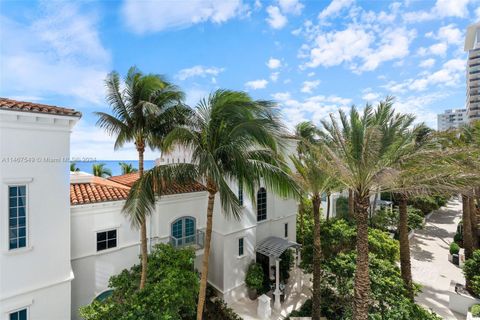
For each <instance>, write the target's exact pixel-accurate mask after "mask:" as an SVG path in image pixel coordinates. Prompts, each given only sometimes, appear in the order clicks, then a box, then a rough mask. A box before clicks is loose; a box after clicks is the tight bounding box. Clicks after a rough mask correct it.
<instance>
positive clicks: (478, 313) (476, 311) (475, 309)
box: [470, 304, 480, 317]
mask: <svg viewBox="0 0 480 320" xmlns="http://www.w3.org/2000/svg"><path fill="white" fill-rule="evenodd" d="M470 312H471V313H472V316H474V317H480V304H475V305H473V306H472V309H470Z"/></svg>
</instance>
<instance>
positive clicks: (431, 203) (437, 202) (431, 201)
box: [409, 196, 448, 215]
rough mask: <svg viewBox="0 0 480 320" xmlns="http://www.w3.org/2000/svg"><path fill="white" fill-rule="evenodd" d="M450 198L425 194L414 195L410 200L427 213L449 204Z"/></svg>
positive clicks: (424, 213) (413, 204)
mask: <svg viewBox="0 0 480 320" xmlns="http://www.w3.org/2000/svg"><path fill="white" fill-rule="evenodd" d="M447 201H448V199H447V198H445V197H442V196H423V197H414V198H412V199H411V200H410V201H409V204H411V205H412V206H413V207H415V208H417V209H419V210H420V211H422V212H423V215H427V214H429V213H430V212H432V211H434V210H438V209H440V208H441V207H443V206H444V205H445V204H447Z"/></svg>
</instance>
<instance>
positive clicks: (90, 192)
mask: <svg viewBox="0 0 480 320" xmlns="http://www.w3.org/2000/svg"><path fill="white" fill-rule="evenodd" d="M129 191H130V188H129V187H127V186H124V185H121V184H119V183H115V182H113V181H109V180H107V179H103V178H99V177H92V178H91V181H89V182H72V183H71V184H70V205H80V204H89V203H98V202H106V201H116V200H125V199H127V197H128V193H129Z"/></svg>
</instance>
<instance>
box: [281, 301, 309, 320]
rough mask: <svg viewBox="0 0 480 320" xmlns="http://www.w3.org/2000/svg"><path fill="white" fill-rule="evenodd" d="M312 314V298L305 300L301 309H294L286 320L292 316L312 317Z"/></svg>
mask: <svg viewBox="0 0 480 320" xmlns="http://www.w3.org/2000/svg"><path fill="white" fill-rule="evenodd" d="M311 316H312V299H308V300H305V303H304V304H302V306H301V307H300V309H298V310H294V311H292V313H290V314H289V315H288V317H287V319H286V320H288V319H290V317H311Z"/></svg>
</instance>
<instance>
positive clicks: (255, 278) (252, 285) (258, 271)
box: [245, 262, 264, 300]
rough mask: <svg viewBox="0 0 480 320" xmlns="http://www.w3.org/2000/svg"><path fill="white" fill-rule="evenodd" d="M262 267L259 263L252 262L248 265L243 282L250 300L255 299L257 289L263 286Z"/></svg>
mask: <svg viewBox="0 0 480 320" xmlns="http://www.w3.org/2000/svg"><path fill="white" fill-rule="evenodd" d="M263 277H264V275H263V269H262V266H261V265H260V264H259V263H255V262H252V263H251V264H250V265H249V266H248V270H247V276H246V277H245V284H246V285H247V288H248V297H249V298H250V299H252V300H255V299H257V291H258V290H260V289H262V287H263Z"/></svg>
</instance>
